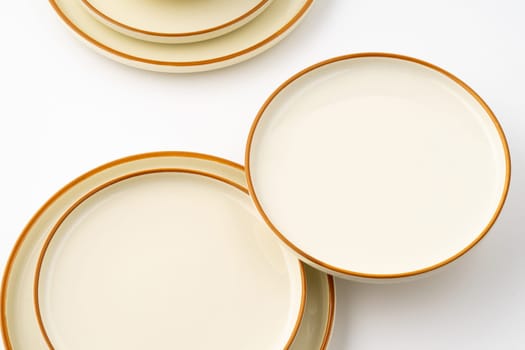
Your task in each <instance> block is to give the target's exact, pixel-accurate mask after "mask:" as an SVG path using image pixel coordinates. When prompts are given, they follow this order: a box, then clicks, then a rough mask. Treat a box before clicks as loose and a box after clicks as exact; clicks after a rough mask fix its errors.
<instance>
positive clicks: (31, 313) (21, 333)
mask: <svg viewBox="0 0 525 350" xmlns="http://www.w3.org/2000/svg"><path fill="white" fill-rule="evenodd" d="M175 168H176V169H186V170H190V171H196V172H204V173H207V174H215V175H217V176H219V177H221V178H223V179H227V181H228V182H231V183H232V184H236V186H239V187H240V188H242V187H243V186H244V178H243V177H244V175H243V174H244V172H243V169H242V167H240V166H238V165H236V164H234V163H231V162H228V161H224V160H222V159H218V158H214V157H210V156H203V155H199V154H191V153H178V152H163V153H154V154H145V155H139V156H134V157H130V158H125V159H122V160H118V161H116V162H113V163H110V164H107V165H104V166H102V167H100V168H97V169H95V170H93V171H91V172H90V173H88V174H86V175H83V176H82V177H80V178H78V179H77V180H75V181H73V182H72V183H70V184H69V185H67V186H66V187H65V188H64V189H62V190H61V191H59V192H58V193H57V194H56V195H55V196H53V197H52V198H51V199H50V200H49V201H48V202H47V203H46V204H45V205H44V207H43V208H42V209H41V210H40V211H39V212H38V213H37V214H36V215H35V217H34V218H33V219H32V220H31V222H30V223H29V224H28V226H27V228H26V229H25V230H24V232H23V234H22V236H21V237H20V239H19V241H18V242H17V244H16V246H15V249H14V250H13V253H12V255H11V257H10V260H9V263H8V265H7V268H6V271H5V274H4V280H3V284H2V295H1V304H0V306H1V318H0V319H1V321H2V322H1V324H2V335H3V338H4V342H5V345H6V348H7V349H47V348H49V346H48V345H47V344H46V341H45V338H44V336H43V334H42V333H41V332H40V329H39V325H38V322H37V317H36V314H35V308H34V304H33V278H34V273H35V269H36V266H37V262H38V258H39V252H40V251H41V249H42V247H43V246H44V243H45V240H46V236H47V235H48V233H49V232H51V231H52V230H53V228H54V227H55V226H56V223H57V222H58V221H59V220H60V218H61V217H63V214H64V212H66V211H67V209H68V208H71V207H72V205H74V204H75V203H77V202H78V200H79V199H80V198H83V197H84V196H86V194H89V193H90V192H92V191H93V190H94V189H96V188H98V187H100V186H101V185H103V184H105V183H107V182H108V181H110V180H111V179H115V178H119V177H122V176H126V175H129V174H136V173H137V172H151V171H152V170H154V169H156V170H157V171H159V170H160V169H164V170H166V169H175ZM162 174H163V173H157V174H156V175H162ZM168 174H169V173H168ZM153 175H155V174H153ZM164 175H166V174H164ZM138 178H140V176H139V177H136V179H138ZM144 179H145V178H144ZM203 179H205V180H210V181H212V183H213V181H217V180H213V179H211V178H208V177H204V178H203ZM215 185H217V186H219V188H221V185H224V186H227V187H228V186H229V187H231V185H229V184H227V183H224V182H220V181H219V183H218V184H215ZM223 189H224V188H223ZM231 189H232V190H235V191H233V193H236V192H239V193H243V192H242V191H241V190H239V189H237V188H236V187H232V188H231ZM243 195H244V194H243ZM244 196H245V195H244ZM233 197H236V195H235V194H234V196H233ZM124 219H127V218H124ZM256 226H257V225H256ZM262 242H264V239H263V241H262ZM126 247H128V248H129V245H126V244H124V245H123V246H122V247H121V248H122V250H121V252H122V251H125V250H126ZM168 258H171V257H168ZM99 263H100V262H99ZM113 266H114V265H113ZM145 266H148V264H147V260H145V264H144V265H143V267H145ZM157 267H158V268H164V267H162V265H157ZM171 270H172V271H173V276H174V277H173V278H177V276H179V277H182V276H181V275H178V274H177V273H176V272H177V270H178V269H177V267H176V266H175V267H174V266H171ZM130 276H134V273H133V272H132V271H131V270H130V274H129V276H128V277H130ZM81 277H82V278H84V277H86V276H83V275H82V274H81V273H80V272H79V274H77V275H76V277H74V281H71V282H74V283H77V282H78V281H79V280H81V279H82V278H81ZM87 277H88V279H89V276H87ZM306 277H307V280H306V287H307V294H308V297H307V301H306V306H305V309H304V314H303V318H302V320H301V323H300V325H299V329H298V333H297V336H296V337H295V340H294V343H293V344H292V346H291V347H290V349H312V350H313V349H324V347H325V346H326V344H327V342H328V338H329V335H330V330H331V325H332V321H333V314H334V290H333V281H332V280H331V278H329V277H327V276H326V275H325V274H323V273H320V272H318V271H314V270H311V269H306ZM203 279H205V278H204V277H203ZM70 284H71V283H70ZM58 287H59V289H60V288H62V287H63V286H61V285H58ZM70 287H71V286H69V287H66V288H70ZM180 287H182V288H183V289H185V290H186V291H187V290H189V289H191V288H192V285H191V284H188V283H187V281H186V283H183V282H181V284H180ZM218 287H220V286H218ZM144 288H145V287H144ZM80 292H82V293H84V291H80ZM139 292H140V291H130V293H139ZM97 293H98V292H97V291H94V294H93V297H96V294H97ZM211 296H213V293H212V294H211ZM123 297H125V296H123ZM128 297H129V295H128ZM212 299H213V298H212ZM90 300H91V299H90ZM128 301H129V299H128ZM86 302H87V303H88V302H89V300H86ZM152 302H153V304H155V303H158V301H152ZM208 302H209V300H208ZM153 304H152V305H153ZM189 304H191V303H189ZM197 307H198V305H197ZM125 309H126V308H124V310H125ZM124 310H123V311H124ZM113 311H114V310H113ZM150 311H151V312H150V313H145V314H144V315H147V317H149V318H150V321H151V322H154V321H155V317H153V316H154V312H153V311H152V310H150ZM126 312H130V311H129V310H127V311H126ZM99 316H100V317H104V315H99ZM75 317H77V316H75ZM174 318H176V315H175V314H174V315H172V319H171V322H173V319H174ZM222 321H225V319H223V320H222ZM81 322H85V320H84V321H82V320H81ZM169 324H170V323H169V322H168V325H164V326H163V327H169ZM217 326H218V327H221V325H220V322H219V323H217ZM118 328H119V327H115V325H113V327H112V329H113V330H115V329H118ZM196 329H200V330H203V328H202V327H201V328H199V327H196ZM159 331H161V330H160V329H159ZM203 334H204V333H203ZM153 343H154V342H151V343H149V344H153ZM297 344H303V345H304V344H308V346H307V347H298V345H297ZM102 346H105V345H104V344H102ZM57 348H58V347H57Z"/></svg>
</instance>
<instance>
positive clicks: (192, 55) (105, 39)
mask: <svg viewBox="0 0 525 350" xmlns="http://www.w3.org/2000/svg"><path fill="white" fill-rule="evenodd" d="M50 2H51V5H52V6H53V8H54V9H55V10H56V12H57V13H58V15H59V16H60V17H61V18H62V20H63V21H64V22H65V23H66V24H67V25H68V26H69V28H71V29H72V30H73V32H74V33H76V34H77V35H78V36H79V37H80V38H81V39H83V40H84V41H85V42H87V43H88V44H90V46H91V47H93V48H94V49H96V50H97V51H98V52H100V53H102V54H103V55H105V56H107V57H109V58H111V59H114V60H116V61H118V62H121V63H124V64H127V65H130V66H133V67H137V68H142V69H148V70H154V71H160V72H172V73H184V72H198V71H206V70H211V69H217V68H222V67H226V66H229V65H232V64H235V63H238V62H241V61H244V60H247V59H248V58H251V57H253V56H255V55H257V54H259V53H261V52H263V51H264V50H266V49H268V48H270V47H271V46H273V45H275V44H276V43H277V42H278V41H279V40H281V39H283V38H284V37H285V35H286V34H288V33H289V32H290V31H291V30H292V29H293V28H294V27H295V25H297V24H298V23H299V21H300V20H301V19H302V18H303V17H304V15H305V14H306V12H307V11H308V9H309V8H310V6H311V4H312V2H313V0H273V1H272V3H271V4H270V5H269V6H268V8H267V9H266V10H264V12H262V13H261V14H260V15H258V16H257V17H256V18H255V19H253V20H252V21H250V22H249V23H247V24H245V25H243V26H242V27H240V28H239V29H237V30H235V31H233V32H230V33H228V34H225V35H221V36H220V37H217V38H214V39H210V40H206V41H201V42H197V43H187V44H159V43H152V42H147V41H144V40H139V39H136V38H132V37H129V36H127V35H124V34H121V33H119V32H117V31H115V30H112V29H111V28H109V27H108V26H106V25H104V24H102V23H100V22H99V21H97V20H96V19H95V18H94V17H93V16H91V15H90V14H89V13H88V11H86V9H85V8H84V6H82V4H81V0H50Z"/></svg>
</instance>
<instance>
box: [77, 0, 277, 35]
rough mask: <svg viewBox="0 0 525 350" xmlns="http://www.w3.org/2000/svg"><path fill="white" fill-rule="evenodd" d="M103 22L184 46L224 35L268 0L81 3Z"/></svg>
mask: <svg viewBox="0 0 525 350" xmlns="http://www.w3.org/2000/svg"><path fill="white" fill-rule="evenodd" d="M81 1H82V3H83V4H84V5H85V7H86V9H87V10H88V11H89V12H91V14H92V15H93V16H95V17H96V18H97V19H98V20H99V21H101V22H102V23H104V24H106V25H109V26H111V27H112V28H113V29H114V30H117V31H120V32H122V33H123V34H126V35H131V36H134V37H136V38H138V39H142V40H150V41H155V42H163V43H183V42H196V41H201V40H207V39H211V38H214V37H217V36H219V35H223V34H226V33H228V32H231V31H232V30H234V29H236V28H239V27H240V26H242V25H244V24H246V23H248V22H249V21H250V20H252V19H253V18H255V17H256V16H257V15H258V14H260V13H261V12H262V11H263V10H264V9H265V8H266V6H268V5H269V4H270V2H271V0H243V1H230V0H211V1H210V0H198V1H186V0H184V1H164V0H160V1H159V0H154V1H144V0H113V1H104V0H81Z"/></svg>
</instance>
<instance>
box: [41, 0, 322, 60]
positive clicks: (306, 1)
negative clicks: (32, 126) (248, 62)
mask: <svg viewBox="0 0 525 350" xmlns="http://www.w3.org/2000/svg"><path fill="white" fill-rule="evenodd" d="M69 1H80V0H69ZM286 1H291V0H286ZM313 2H314V0H304V4H303V5H302V6H301V8H300V10H299V11H298V12H297V13H295V14H294V16H293V17H292V18H291V19H290V20H289V21H288V22H287V23H286V24H285V25H284V26H282V27H281V28H280V29H279V30H277V31H276V32H275V33H273V34H272V35H270V36H268V37H267V38H265V39H264V40H262V41H259V42H258V43H255V44H253V45H251V46H249V47H247V48H244V49H242V50H240V51H237V52H234V53H231V54H227V55H223V56H220V57H214V58H209V59H205V60H197V61H162V60H155V59H149V58H144V57H138V56H134V55H131V54H127V53H125V52H122V51H119V50H116V49H113V48H111V47H109V46H108V45H105V44H103V43H101V42H100V41H98V40H96V39H94V38H92V37H91V36H90V35H88V34H87V33H85V32H84V31H82V29H80V28H79V27H78V26H77V25H76V24H75V23H73V21H72V20H70V19H69V17H67V16H66V14H65V13H64V12H63V11H62V9H61V8H60V6H59V5H58V4H57V2H56V0H49V3H50V4H51V6H52V7H53V9H54V10H55V12H56V13H57V14H58V16H59V17H60V19H61V20H62V21H63V22H64V23H65V24H66V25H67V26H68V27H69V28H70V29H71V30H73V31H74V32H75V33H76V34H77V35H79V36H80V37H81V38H82V39H83V40H85V41H86V42H87V43H89V44H91V45H94V46H95V47H96V48H97V49H100V50H102V52H104V53H109V54H111V55H115V56H117V57H118V58H121V59H125V60H129V61H132V62H134V63H144V64H150V65H153V66H164V67H199V66H206V65H211V64H214V63H215V64H217V63H224V62H228V61H230V60H234V59H239V58H240V57H243V56H244V55H247V54H250V53H256V52H257V50H258V49H261V48H263V47H264V46H266V45H268V44H270V43H272V42H273V41H275V40H276V39H278V38H280V37H282V36H283V35H284V34H285V33H286V32H287V31H288V30H289V29H291V28H292V27H293V26H294V25H295V24H297V23H298V22H299V20H300V19H302V18H303V17H304V15H305V14H306V12H307V11H308V10H309V9H310V7H311V5H312V4H313ZM101 25H102V24H101ZM137 40H138V39H137ZM210 40H213V39H210ZM160 45H161V44H160ZM167 45H170V44H167ZM171 45H176V44H171ZM232 64H233V63H232Z"/></svg>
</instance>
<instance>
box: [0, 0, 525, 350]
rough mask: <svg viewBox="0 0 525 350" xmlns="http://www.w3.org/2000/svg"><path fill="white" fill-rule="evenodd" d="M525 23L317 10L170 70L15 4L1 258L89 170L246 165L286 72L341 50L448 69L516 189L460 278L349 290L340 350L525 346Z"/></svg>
mask: <svg viewBox="0 0 525 350" xmlns="http://www.w3.org/2000/svg"><path fill="white" fill-rule="evenodd" d="M232 1H233V0H232ZM524 14H525V4H524V3H523V1H521V0H498V1H494V0H490V1H480V0H441V1H421V0H413V1H409V0H382V1H380V0H317V1H316V2H315V4H314V5H313V7H312V9H311V12H310V13H309V14H308V15H307V17H306V18H305V20H304V21H303V22H302V24H301V25H300V26H298V27H297V29H296V30H295V31H294V32H293V33H292V34H291V35H290V36H289V37H287V38H286V39H285V40H284V41H283V42H281V43H280V44H279V45H277V46H276V47H274V48H273V49H271V50H269V51H267V52H265V53H264V54H262V55H260V56H258V57H256V58H254V59H252V60H250V61H248V62H245V63H242V64H239V65H236V66H233V67H230V68H226V69H223V70H219V71H214V72H205V73H200V74H191V75H169V74H159V73H151V72H146V71H140V70H136V69H133V68H128V67H126V66H123V65H120V64H117V63H114V62H112V61H110V60H108V59H106V58H103V57H101V56H99V55H97V54H95V53H94V52H92V51H91V50H90V49H88V48H86V47H85V46H84V45H83V44H82V43H80V42H79V41H77V40H76V39H75V38H74V37H73V36H72V35H71V34H70V33H69V31H68V30H67V29H66V27H65V25H64V24H63V23H61V22H60V21H59V19H58V17H57V16H56V14H55V13H54V12H53V10H52V9H51V7H50V6H49V4H48V3H47V2H46V1H45V0H40V1H36V0H14V1H4V2H3V4H2V10H1V11H0V30H1V33H2V42H1V45H2V47H1V55H0V60H1V61H0V63H1V64H0V70H1V75H0V79H1V80H0V87H1V94H0V162H1V163H0V166H1V172H0V209H1V211H0V213H1V214H0V218H1V228H0V263H1V265H2V266H3V265H4V264H5V262H6V261H7V257H8V254H9V252H10V250H11V248H12V246H13V244H14V242H15V240H16V238H17V236H18V234H19V233H20V232H21V230H22V229H23V227H24V225H25V223H26V222H27V221H28V220H29V219H30V217H31V216H32V215H33V213H34V212H35V211H36V210H37V209H38V208H39V207H40V206H41V205H42V204H43V203H44V201H45V200H46V199H47V198H49V197H50V196H51V195H52V194H53V193H54V192H56V191H57V190H58V189H59V188H61V187H62V186H63V185H64V184H65V183H67V182H69V181H70V180H72V179H74V178H75V177H77V176H79V175H80V174H82V173H84V172H86V171H88V170H90V169H92V168H93V167H96V166H98V165H101V164H103V163H105V162H108V161H111V160H113V159H116V158H120V157H123V156H127V155H131V154H135V153H143V152H149V151H156V150H190V151H197V152H204V153H210V154H214V155H218V156H221V157H225V158H229V159H232V160H234V161H237V162H239V163H242V161H243V155H244V146H245V141H246V136H247V134H248V129H249V127H250V124H251V122H252V120H253V118H254V116H255V114H256V112H257V110H258V108H259V107H260V106H261V104H262V103H263V102H264V100H265V99H266V97H267V96H268V95H269V94H270V93H271V92H272V91H273V90H274V89H275V88H276V87H277V86H278V85H279V84H280V83H281V82H283V81H284V80H285V79H286V78H288V77H289V76H290V75H292V74H293V73H295V72H297V71H298V70H300V69H302V68H305V67H306V66H308V65H310V64H313V63H316V62H318V61H320V60H322V59H326V58H330V57H332V56H336V55H340V54H346V53H352V52H359V51H388V52H396V53H402V54H407V55H411V56H415V57H418V58H421V59H424V60H427V61H430V62H432V63H434V64H437V65H439V66H441V67H443V68H445V69H447V70H449V71H450V72H452V73H454V74H456V75H457V76H459V77H460V78H461V79H463V80H464V81H466V82H467V83H468V84H470V85H471V86H472V87H473V88H474V89H475V90H476V91H477V92H478V93H479V94H480V95H481V96H482V97H483V98H484V99H485V100H486V102H487V103H488V104H489V105H490V106H491V108H492V109H493V110H494V112H495V114H496V115H497V116H498V118H499V120H500V121H501V123H502V126H503V128H504V130H505V131H506V134H507V137H508V140H509V143H510V148H511V154H512V159H513V178H512V185H511V190H510V193H509V197H508V200H507V203H506V206H505V208H504V210H503V212H502V214H501V216H500V219H499V221H498V222H497V224H496V225H495V227H494V228H493V229H492V231H491V232H490V233H489V235H488V236H487V237H486V238H485V239H484V240H483V241H482V242H481V243H480V244H479V245H478V246H477V247H476V249H474V250H473V251H472V252H471V253H470V254H468V255H467V256H465V257H463V258H462V259H460V260H459V261H458V262H457V263H455V264H453V265H452V266H450V268H448V269H445V270H444V271H441V272H440V273H438V274H436V275H433V276H430V277H428V278H425V279H422V280H418V281H414V282H405V283H401V284H393V285H369V284H359V283H355V282H346V281H340V280H338V281H337V293H338V295H337V303H338V305H337V308H338V309H337V318H336V325H335V331H334V335H333V339H332V343H331V347H330V349H331V350H343V349H356V350H368V349H370V350H377V349H403V350H410V349H417V350H421V349H475V350H480V349H525V251H524V249H525V234H524V233H525V232H524V231H525V225H524V221H525V220H524V219H525V85H524V83H525V20H524ZM378 219H380V218H378ZM28 350H29V349H28Z"/></svg>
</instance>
